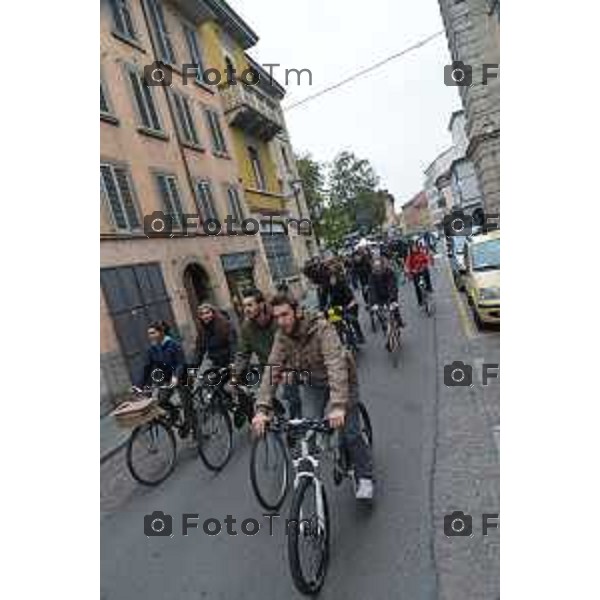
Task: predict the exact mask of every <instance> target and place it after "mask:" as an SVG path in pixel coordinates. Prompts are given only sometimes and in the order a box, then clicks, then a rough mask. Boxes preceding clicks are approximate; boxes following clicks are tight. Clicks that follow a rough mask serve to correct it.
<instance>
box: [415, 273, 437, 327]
mask: <svg viewBox="0 0 600 600" xmlns="http://www.w3.org/2000/svg"><path fill="white" fill-rule="evenodd" d="M415 277H417V285H418V286H419V288H420V289H421V298H422V300H423V303H422V305H421V307H422V308H423V309H424V311H425V314H426V315H427V316H428V317H431V316H432V315H433V313H434V312H435V302H434V300H433V293H432V292H431V291H429V289H427V283H426V281H425V276H424V275H423V272H421V273H418V274H417V275H416V276H415Z"/></svg>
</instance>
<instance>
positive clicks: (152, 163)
mask: <svg viewBox="0 0 600 600" xmlns="http://www.w3.org/2000/svg"><path fill="white" fill-rule="evenodd" d="M257 41H258V37H257V35H256V34H255V33H254V32H253V31H252V30H251V29H250V27H249V26H248V25H247V24H246V23H245V22H244V21H242V20H241V18H240V17H239V16H238V15H236V14H235V13H234V12H233V11H232V10H231V8H230V7H229V6H228V5H227V4H226V3H225V2H222V1H220V0H218V1H217V0H210V1H209V0H207V1H198V0H193V1H192V0H173V1H170V2H165V1H163V0H102V1H101V31H100V59H101V65H100V75H101V79H100V127H101V135H100V141H101V149H100V153H101V165H100V184H101V205H100V241H101V245H100V248H101V294H100V325H101V336H100V343H101V348H100V352H101V396H102V398H101V410H102V411H105V410H107V409H108V408H109V407H110V401H111V400H112V399H114V398H115V397H117V396H119V395H120V394H121V393H123V392H124V391H126V390H127V389H128V387H129V385H130V383H131V379H132V377H134V376H135V374H136V373H139V372H140V370H141V369H142V367H143V362H144V352H145V348H146V346H147V340H146V329H147V326H148V323H149V322H151V321H153V320H157V319H164V320H166V321H168V322H169V323H171V324H172V325H173V326H174V329H175V333H176V334H177V335H179V336H181V339H182V340H183V343H184V349H185V350H186V353H187V354H188V357H191V349H192V346H193V343H194V340H195V336H196V325H195V310H196V307H197V306H198V304H199V303H200V302H203V301H209V302H212V303H214V304H216V305H218V306H219V307H221V308H223V309H225V310H228V312H230V313H231V314H232V315H235V314H236V309H239V296H240V291H241V289H243V288H244V287H246V286H248V285H257V286H259V287H261V288H262V289H265V290H271V289H273V284H274V282H276V281H278V280H281V279H284V278H285V279H292V280H294V279H295V280H296V281H299V278H298V277H297V273H298V263H299V262H301V261H303V260H305V258H306V256H307V254H309V253H311V252H312V249H311V245H310V244H311V241H312V239H313V238H312V236H310V235H308V234H307V230H306V229H305V230H304V233H305V234H307V235H298V234H297V231H298V226H295V227H294V223H291V224H290V223H286V219H296V220H298V219H300V218H302V216H303V215H302V213H304V216H306V214H307V211H306V205H305V202H304V197H303V192H302V189H301V187H299V186H298V184H297V180H298V177H297V171H296V166H295V163H294V159H293V156H294V154H293V152H292V150H291V145H290V142H289V136H288V134H287V130H286V128H285V122H284V119H283V114H282V112H281V108H280V106H279V101H280V100H281V98H283V94H284V90H283V88H281V87H280V86H279V85H278V84H276V83H275V82H273V83H272V86H270V87H269V86H266V87H267V88H268V89H266V90H264V89H260V90H258V86H257V85H253V86H252V87H251V86H250V85H248V86H245V85H243V84H241V83H239V84H238V90H237V92H236V93H237V95H235V94H232V93H231V92H230V91H229V90H230V89H231V88H232V87H233V86H229V85H227V83H226V80H227V75H226V74H225V73H224V74H223V76H222V79H223V80H224V81H225V84H221V85H213V84H212V81H207V80H206V78H203V77H202V76H198V77H196V76H195V74H192V75H190V74H189V73H187V74H186V69H185V68H184V67H183V65H184V64H197V65H199V69H198V72H202V71H205V72H206V73H208V70H209V69H213V70H215V69H216V70H219V71H221V72H222V71H223V67H224V66H225V67H227V66H229V64H230V63H232V64H233V65H237V66H239V67H245V66H247V64H248V61H249V58H248V57H247V55H246V54H245V51H246V50H247V49H248V48H250V47H251V46H253V45H254V44H256V42H257ZM155 61H161V63H162V64H163V66H164V65H166V67H165V69H164V70H165V71H168V73H170V77H171V82H170V85H168V86H164V85H148V81H149V79H148V76H147V75H148V73H147V71H145V69H144V67H148V66H149V65H151V64H153V63H154V62H155ZM242 70H243V69H242ZM186 75H187V77H186ZM263 87H264V86H263ZM248 94H253V95H252V96H248ZM261 94H262V95H261ZM248 97H249V98H250V100H248ZM265 98H266V100H265ZM283 147H285V148H286V157H287V161H288V163H289V169H287V167H286V165H285V160H286V159H284V158H283V154H282V155H281V157H279V156H277V155H276V152H279V153H280V154H281V153H282V150H281V148H283ZM282 163H283V164H282ZM186 214H190V215H196V219H195V221H192V222H191V223H190V222H188V218H187V217H185V216H184V215H186ZM161 215H162V216H161ZM228 219H234V221H233V226H230V225H227V226H226V223H228ZM244 219H246V220H247V223H248V227H247V228H246V229H245V232H244V231H242V230H241V222H242V221H243V220H244ZM250 219H253V221H252V222H251V221H250ZM156 223H159V224H160V226H161V227H163V228H164V229H163V231H162V233H161V234H160V235H155V233H156V231H153V230H152V229H151V226H152V225H153V224H156ZM211 223H212V225H210V224H211ZM254 223H255V224H254ZM286 229H287V233H286ZM254 230H256V231H254ZM308 233H310V232H308ZM282 238H285V239H282ZM313 243H314V242H313Z"/></svg>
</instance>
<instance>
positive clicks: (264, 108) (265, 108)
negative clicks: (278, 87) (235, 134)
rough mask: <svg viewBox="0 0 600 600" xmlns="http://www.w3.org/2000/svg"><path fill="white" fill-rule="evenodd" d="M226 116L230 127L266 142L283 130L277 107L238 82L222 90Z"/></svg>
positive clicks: (252, 89)
mask: <svg viewBox="0 0 600 600" xmlns="http://www.w3.org/2000/svg"><path fill="white" fill-rule="evenodd" d="M221 95H222V97H223V104H224V107H225V116H226V117H227V121H228V123H229V125H230V126H232V127H238V128H239V129H242V130H243V131H245V132H246V133H248V134H250V135H252V136H255V137H257V138H259V139H261V140H264V141H265V142H268V141H269V140H271V139H272V138H273V137H274V136H275V135H276V134H278V133H279V132H280V131H281V130H282V129H283V123H282V120H281V117H280V115H279V111H278V109H277V105H276V104H275V103H274V102H273V101H272V100H270V99H269V98H267V97H266V96H265V95H264V94H262V93H261V92H259V91H258V90H257V89H256V86H249V85H246V84H244V83H241V82H238V83H236V84H234V85H226V86H224V87H222V88H221Z"/></svg>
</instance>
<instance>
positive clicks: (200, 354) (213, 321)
mask: <svg viewBox="0 0 600 600" xmlns="http://www.w3.org/2000/svg"><path fill="white" fill-rule="evenodd" d="M197 315H198V337H197V338H196V363H197V365H198V366H200V365H201V364H202V361H203V360H204V357H205V356H207V357H208V359H209V360H210V361H211V363H212V366H213V367H216V368H222V367H227V366H228V365H229V364H230V363H231V362H232V358H233V350H234V347H235V340H236V337H235V329H234V327H233V324H232V323H231V321H230V320H229V317H228V316H226V315H225V314H224V313H223V312H222V311H220V310H217V309H216V308H215V307H214V306H213V305H212V304H208V303H204V304H201V305H200V306H199V307H198V311H197Z"/></svg>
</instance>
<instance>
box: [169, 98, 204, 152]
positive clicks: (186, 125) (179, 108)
mask: <svg viewBox="0 0 600 600" xmlns="http://www.w3.org/2000/svg"><path fill="white" fill-rule="evenodd" d="M172 97H173V103H174V104H175V114H176V115H177V123H178V126H179V134H180V136H181V139H182V141H183V142H186V143H188V144H192V145H194V146H200V139H199V138H198V133H197V131H196V126H195V125H194V119H193V118H192V110H191V107H190V102H189V100H188V99H187V98H186V96H183V95H182V94H179V93H178V92H172Z"/></svg>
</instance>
